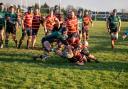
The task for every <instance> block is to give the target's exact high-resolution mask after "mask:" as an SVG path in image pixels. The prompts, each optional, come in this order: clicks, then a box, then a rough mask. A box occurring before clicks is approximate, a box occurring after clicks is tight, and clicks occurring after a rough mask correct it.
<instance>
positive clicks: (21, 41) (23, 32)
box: [18, 30, 26, 48]
mask: <svg viewBox="0 0 128 89" xmlns="http://www.w3.org/2000/svg"><path fill="white" fill-rule="evenodd" d="M25 37H26V30H22V36H21V38H20V41H19V45H18V48H20V47H21V45H22V43H23V41H24V39H25Z"/></svg>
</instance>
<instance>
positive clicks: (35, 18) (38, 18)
mask: <svg viewBox="0 0 128 89" xmlns="http://www.w3.org/2000/svg"><path fill="white" fill-rule="evenodd" d="M41 22H42V21H41V15H34V16H33V20H32V29H34V30H38V29H39V27H40V24H41Z"/></svg>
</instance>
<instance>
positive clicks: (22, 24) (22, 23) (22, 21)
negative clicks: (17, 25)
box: [21, 14, 26, 30]
mask: <svg viewBox="0 0 128 89" xmlns="http://www.w3.org/2000/svg"><path fill="white" fill-rule="evenodd" d="M25 17H26V16H25V14H24V15H23V18H22V20H21V26H22V29H23V30H24V29H25V27H24V20H25Z"/></svg>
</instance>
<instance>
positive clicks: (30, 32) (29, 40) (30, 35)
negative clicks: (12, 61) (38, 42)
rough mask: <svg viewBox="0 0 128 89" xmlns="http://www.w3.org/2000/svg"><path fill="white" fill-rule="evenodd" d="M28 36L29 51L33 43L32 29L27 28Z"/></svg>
mask: <svg viewBox="0 0 128 89" xmlns="http://www.w3.org/2000/svg"><path fill="white" fill-rule="evenodd" d="M27 35H28V39H27V49H29V48H30V45H31V41H32V30H31V28H27Z"/></svg>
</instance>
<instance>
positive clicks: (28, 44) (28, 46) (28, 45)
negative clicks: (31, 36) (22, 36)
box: [27, 40, 31, 49]
mask: <svg viewBox="0 0 128 89" xmlns="http://www.w3.org/2000/svg"><path fill="white" fill-rule="evenodd" d="M30 42H31V41H29V40H27V49H29V48H30Z"/></svg>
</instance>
